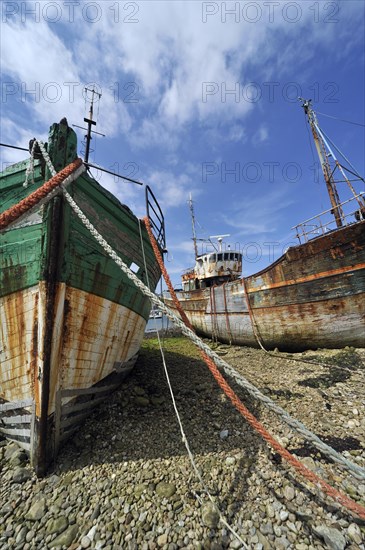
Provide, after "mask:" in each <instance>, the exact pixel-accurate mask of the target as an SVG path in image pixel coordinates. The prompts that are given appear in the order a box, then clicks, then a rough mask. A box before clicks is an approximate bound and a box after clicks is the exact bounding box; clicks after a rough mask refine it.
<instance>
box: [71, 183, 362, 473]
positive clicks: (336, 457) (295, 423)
mask: <svg viewBox="0 0 365 550" xmlns="http://www.w3.org/2000/svg"><path fill="white" fill-rule="evenodd" d="M61 186H62V185H61ZM64 196H65V198H66V200H67V202H68V203H69V204H70V206H71V208H72V209H73V210H74V212H75V213H76V215H77V216H78V217H79V218H80V220H81V221H82V223H83V224H84V225H85V226H86V227H87V228H88V230H89V231H90V233H91V234H92V235H93V236H94V238H95V239H96V240H97V242H98V243H99V244H100V245H101V246H102V247H103V249H104V250H105V252H107V254H109V256H110V257H111V258H112V259H113V260H114V261H115V262H116V264H117V265H119V267H120V268H121V269H122V271H123V272H124V273H125V275H126V276H127V277H128V278H129V279H130V280H131V281H132V282H133V283H134V284H135V285H136V286H137V287H138V288H139V289H140V290H141V292H143V293H144V294H145V295H146V296H148V297H149V298H150V300H151V301H152V302H153V303H154V304H156V305H157V306H158V307H159V309H160V310H161V311H162V312H163V313H165V315H167V317H169V319H170V320H171V321H173V323H174V324H175V325H177V326H178V327H180V329H181V331H182V333H183V334H184V335H185V336H187V337H188V338H190V339H191V340H192V341H193V342H194V344H195V345H196V346H197V347H198V348H200V349H201V350H203V351H204V352H205V353H206V354H207V355H208V356H209V357H211V358H212V359H213V360H214V361H215V363H216V365H218V366H219V367H221V368H222V369H223V370H224V372H225V373H226V374H227V375H229V376H230V377H232V378H233V379H234V380H235V381H236V382H237V383H238V384H239V385H240V386H241V387H242V388H244V389H245V390H246V391H248V393H249V394H250V395H252V396H253V397H255V398H256V399H257V400H259V401H260V402H261V403H263V404H264V405H265V406H266V407H268V408H269V409H270V410H272V411H273V412H275V413H276V414H277V415H279V416H280V417H281V419H282V420H283V421H284V422H286V423H287V424H288V425H289V426H290V427H291V428H293V429H294V430H296V431H297V432H298V433H300V434H301V435H302V436H303V437H304V438H305V439H308V441H310V442H311V443H312V444H313V445H314V446H315V447H316V448H317V449H319V450H320V451H321V452H322V453H323V454H325V455H327V456H328V457H329V458H330V459H331V460H333V461H334V462H335V463H336V464H338V465H339V466H341V467H343V468H345V469H346V470H348V471H349V472H351V473H352V475H353V476H354V477H356V478H357V479H359V480H365V470H364V468H361V467H360V466H358V465H357V464H354V463H353V462H351V461H350V460H348V459H346V458H345V457H343V456H342V455H341V454H339V453H338V452H337V451H335V450H334V449H332V447H330V446H329V445H327V444H326V443H324V442H323V441H322V440H321V439H319V437H317V436H316V435H315V434H313V433H312V432H310V431H309V430H308V429H307V428H306V427H305V426H304V424H302V423H301V422H300V421H299V420H296V419H295V418H293V417H291V416H290V415H289V413H288V412H287V411H285V410H284V409H282V408H281V407H280V406H279V405H277V404H276V403H275V402H274V401H272V400H271V399H270V398H269V397H267V396H266V395H264V394H262V393H261V392H260V391H259V390H258V389H257V388H256V387H255V386H254V385H253V384H251V383H250V382H249V381H248V380H246V379H245V378H244V377H243V376H242V375H241V374H239V373H238V372H237V371H236V370H235V369H234V368H233V367H232V366H231V365H229V364H228V363H226V362H225V361H224V360H223V359H221V358H220V357H219V356H218V355H217V354H216V353H215V352H214V351H213V350H212V349H211V348H210V347H209V346H207V345H206V344H205V343H204V342H202V340H201V339H200V338H199V337H198V336H197V335H196V334H195V333H194V332H193V331H192V330H191V329H189V328H188V327H187V326H186V325H185V324H184V323H183V322H182V321H181V319H180V318H179V317H177V315H175V313H173V311H172V310H171V309H170V308H169V307H167V306H166V305H165V304H164V303H163V302H162V301H161V300H160V298H158V296H156V295H155V294H154V293H153V292H151V290H150V289H149V288H148V287H147V286H146V285H145V284H144V283H143V282H142V281H140V279H138V277H137V276H136V275H135V274H134V273H133V271H131V270H130V269H129V267H128V266H127V265H126V264H125V263H124V262H123V260H122V259H121V258H120V257H119V256H118V255H117V254H116V253H115V251H114V250H113V249H112V247H111V246H110V245H109V244H108V243H107V242H106V240H105V239H104V238H103V237H102V236H101V235H100V233H99V232H98V231H97V230H96V229H95V227H94V226H93V225H92V224H91V222H90V221H89V220H88V219H87V217H86V216H85V215H84V214H83V212H82V211H81V209H80V208H79V207H78V205H77V204H76V202H75V201H74V200H73V198H72V197H71V196H70V195H69V193H68V192H67V191H66V190H64Z"/></svg>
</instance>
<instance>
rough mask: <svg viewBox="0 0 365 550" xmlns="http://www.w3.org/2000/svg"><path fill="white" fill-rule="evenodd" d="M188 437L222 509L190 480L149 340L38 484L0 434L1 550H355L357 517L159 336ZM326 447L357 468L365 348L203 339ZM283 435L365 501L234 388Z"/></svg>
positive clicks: (188, 352)
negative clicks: (269, 348) (270, 348)
mask: <svg viewBox="0 0 365 550" xmlns="http://www.w3.org/2000/svg"><path fill="white" fill-rule="evenodd" d="M164 345H165V355H166V362H167V365H168V369H169V372H170V376H171V383H172V386H173V389H174V393H175V397H176V403H177V406H178V409H179V412H180V415H181V420H182V423H183V426H184V429H185V433H186V436H187V440H188V441H189V444H190V448H191V450H192V452H193V454H194V457H195V461H196V464H197V466H198V469H199V471H200V473H201V475H202V477H203V479H204V482H205V484H206V486H207V487H208V488H209V491H210V492H211V494H212V495H213V498H214V500H215V502H216V504H217V506H218V507H219V510H220V511H221V513H222V514H223V516H224V517H225V518H226V520H227V522H228V524H229V525H230V526H232V527H233V528H234V529H235V530H236V532H237V533H238V534H239V536H240V537H241V539H242V540H243V541H244V543H245V546H242V544H241V543H240V542H239V541H238V540H237V539H236V538H235V537H234V536H233V535H232V534H231V532H230V531H229V530H228V528H227V526H226V525H224V524H223V523H222V522H221V521H220V520H219V514H218V512H217V508H215V507H214V506H213V505H212V504H211V503H210V501H209V499H208V498H207V496H206V494H205V493H204V490H203V488H202V487H201V486H200V484H199V481H197V479H196V477H195V475H194V473H193V471H192V468H191V466H190V461H189V459H188V457H187V453H186V449H185V446H184V444H183V442H182V438H181V435H180V432H179V427H178V424H177V421H176V416H175V413H174V410H173V407H172V403H171V399H170V396H169V393H168V387H167V383H166V379H165V376H164V372H163V367H162V363H161V357H160V353H159V349H158V346H157V343H156V341H155V340H154V339H149V340H146V341H145V342H144V345H143V348H142V352H141V356H140V359H139V360H138V362H137V364H136V367H135V369H134V371H133V373H132V375H131V376H130V377H129V378H128V379H127V380H126V382H125V383H124V384H123V385H122V387H121V389H120V390H119V391H118V392H116V393H115V394H114V395H113V396H111V398H110V400H109V402H108V403H107V404H105V405H103V406H102V407H100V408H99V409H98V411H96V412H95V413H94V414H93V416H92V417H90V418H89V419H88V420H87V422H86V423H85V425H84V426H83V427H82V428H81V429H80V430H79V431H78V433H77V434H76V436H75V437H74V439H73V441H70V442H68V443H67V444H66V445H65V446H64V447H63V449H62V451H61V453H60V455H59V457H58V459H57V462H56V464H54V466H53V469H51V471H50V472H49V474H48V476H47V477H46V478H44V479H42V480H38V479H37V478H36V477H35V476H34V474H32V472H31V471H30V469H29V464H28V463H27V458H26V456H25V454H24V453H23V452H22V451H21V450H20V449H19V448H18V447H16V446H15V445H14V444H6V443H5V442H4V441H2V442H0V445H1V446H0V478H1V485H0V549H4V550H5V549H22V550H28V549H33V548H36V549H48V548H57V549H67V548H69V549H72V550H76V549H81V548H95V549H98V548H103V549H107V550H117V549H124V548H125V549H131V550H132V549H138V550H139V549H142V550H154V549H159V548H162V549H163V550H177V549H179V548H185V549H197V550H199V549H200V550H203V549H204V550H209V549H210V550H220V549H224V548H242V547H247V548H250V549H256V550H261V549H265V550H266V549H272V548H275V549H276V548H277V549H279V550H281V549H282V550H285V549H295V550H307V549H317V548H332V549H335V550H341V549H344V548H347V549H355V548H356V549H361V550H365V543H364V537H365V522H364V521H361V520H359V519H357V518H356V517H355V516H353V515H351V513H349V512H347V511H346V510H345V509H344V508H342V507H340V506H339V505H337V504H336V503H335V502H334V501H332V500H331V499H329V498H325V497H324V495H323V493H322V492H321V491H320V490H319V489H318V488H315V487H314V486H313V485H311V484H310V483H309V482H307V481H305V480H304V479H302V478H300V477H299V476H298V475H297V474H295V472H294V471H293V470H292V469H291V468H290V467H288V466H287V465H286V464H285V463H284V462H283V461H282V460H281V458H280V457H279V456H278V455H277V454H276V453H275V452H273V451H271V449H270V448H269V447H268V445H267V444H266V443H265V442H264V441H263V440H262V439H261V438H260V437H259V436H258V435H257V434H256V433H255V432H254V431H253V429H251V428H250V426H248V425H247V423H246V422H245V420H244V419H243V418H242V417H241V416H240V414H239V413H238V412H237V411H236V410H235V409H234V408H233V407H232V405H231V404H230V402H229V401H228V400H227V398H226V397H225V395H224V394H223V393H222V391H221V390H220V389H219V387H218V386H217V385H216V383H215V381H214V380H213V378H212V376H211V375H210V373H209V371H208V369H207V368H206V367H205V365H204V363H203V362H202V361H201V360H200V358H199V357H198V354H197V352H196V350H195V349H194V347H193V346H192V344H191V343H190V342H188V341H187V340H186V339H184V338H181V337H175V338H168V339H165V341H164ZM212 347H215V348H216V351H217V352H218V353H219V354H220V355H222V357H224V359H225V360H226V361H227V362H229V363H230V364H232V365H233V366H234V367H235V368H236V369H237V370H238V371H240V372H241V373H242V374H243V375H244V376H245V377H246V378H247V379H248V380H250V381H251V382H252V383H254V384H255V385H256V386H257V387H258V388H259V389H260V390H261V391H262V392H263V393H265V394H267V395H269V396H270V397H271V398H272V399H273V400H274V401H276V402H278V403H279V404H280V405H281V406H282V407H283V408H285V409H286V410H287V411H288V412H289V413H291V414H292V415H293V416H295V417H296V418H298V419H299V420H301V421H302V422H303V423H304V424H306V426H307V427H309V428H310V429H311V430H312V431H313V432H315V433H316V434H317V435H319V436H320V437H321V438H322V439H324V440H325V441H326V442H327V443H329V444H330V445H332V446H333V447H334V448H336V450H338V451H340V452H342V453H343V454H344V456H347V457H348V458H350V459H351V460H352V461H354V462H356V463H358V464H359V465H361V466H364V467H365V437H364V431H365V415H364V411H365V386H364V376H365V350H353V349H348V348H346V349H345V350H342V351H341V350H332V351H329V350H318V351H315V352H314V351H311V352H306V353H301V354H284V353H279V352H276V353H271V354H266V353H264V352H263V351H261V350H256V349H252V348H238V347H229V346H225V345H214V344H213V345H212ZM232 386H233V388H234V389H235V390H236V391H237V393H238V395H239V396H240V397H241V399H242V401H243V402H244V403H245V404H246V406H247V407H248V408H249V410H250V411H251V412H252V413H253V414H254V415H255V416H256V417H257V418H258V419H260V421H261V422H262V423H263V424H264V425H265V426H266V427H267V428H268V429H269V431H270V432H271V433H272V434H274V435H275V436H276V437H277V438H278V439H279V441H280V442H281V444H282V445H283V446H284V447H286V448H287V449H288V450H289V451H291V452H292V453H294V454H295V455H296V456H297V457H298V458H300V460H302V461H303V462H304V463H305V465H306V466H308V467H309V468H310V469H312V470H314V471H315V472H316V473H317V474H319V475H320V476H321V477H323V479H325V480H326V481H328V482H329V483H330V484H331V485H333V486H334V487H336V488H337V489H339V490H341V491H342V492H344V493H346V494H347V495H348V496H350V497H351V498H352V499H353V500H355V501H357V502H358V503H359V504H362V505H363V506H365V484H360V483H359V482H358V481H356V480H355V479H354V478H353V477H352V476H350V475H349V474H347V473H346V472H343V471H342V470H341V469H340V468H339V467H338V466H335V465H334V464H333V463H330V461H329V460H328V459H327V458H325V457H323V456H321V455H320V453H319V452H318V451H317V450H316V449H314V448H312V447H311V446H310V445H309V444H308V443H306V442H304V441H303V439H302V438H301V437H299V436H297V435H296V434H295V433H294V432H292V430H291V429H289V428H288V427H287V426H286V425H285V424H283V423H282V422H281V421H279V420H278V419H277V417H276V416H275V415H274V414H273V413H271V412H270V411H268V410H267V409H265V408H264V407H263V406H262V405H260V404H259V403H258V402H255V401H253V399H252V398H251V397H249V396H248V395H247V394H246V393H245V392H244V391H243V390H242V388H239V387H237V386H235V384H234V383H232Z"/></svg>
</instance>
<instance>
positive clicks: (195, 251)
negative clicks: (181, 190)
mask: <svg viewBox="0 0 365 550" xmlns="http://www.w3.org/2000/svg"><path fill="white" fill-rule="evenodd" d="M189 208H190V214H191V225H192V228H193V243H194V253H195V259H197V257H198V256H199V254H198V245H197V244H196V241H197V238H196V230H195V215H194V204H193V199H192V196H191V193H190V194H189Z"/></svg>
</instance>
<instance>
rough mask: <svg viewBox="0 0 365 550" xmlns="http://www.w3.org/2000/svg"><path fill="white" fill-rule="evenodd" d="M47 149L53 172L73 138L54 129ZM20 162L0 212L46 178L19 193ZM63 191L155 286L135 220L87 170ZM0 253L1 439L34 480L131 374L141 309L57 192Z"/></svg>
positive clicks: (145, 305)
mask: <svg viewBox="0 0 365 550" xmlns="http://www.w3.org/2000/svg"><path fill="white" fill-rule="evenodd" d="M48 151H49V154H50V157H51V159H52V162H53V164H54V166H55V167H56V170H57V171H58V170H60V169H61V168H62V167H63V166H66V165H67V164H69V163H70V162H72V161H73V160H74V158H75V156H76V136H75V134H74V132H73V131H72V130H71V129H70V128H69V127H68V126H66V125H65V124H55V125H53V126H52V127H51V131H50V137H49V142H48ZM28 162H29V161H25V162H20V163H18V164H16V165H13V166H10V167H9V168H7V169H6V170H5V171H4V172H3V173H2V174H1V176H0V178H1V179H0V186H1V210H0V211H5V210H7V209H8V208H9V207H11V206H12V205H13V204H16V203H18V202H19V200H21V199H22V198H23V197H25V196H27V195H29V194H30V193H31V192H32V191H34V190H35V189H37V188H38V187H40V186H41V185H42V184H43V182H44V181H47V179H48V178H49V176H50V174H49V173H48V171H47V169H45V168H44V166H42V162H41V160H39V161H35V173H34V183H32V184H31V185H29V186H28V187H26V188H25V187H23V182H24V180H25V171H26V168H27V166H28ZM68 191H69V193H70V194H71V195H72V196H73V198H74V200H75V201H76V203H77V204H78V205H79V207H80V208H81V209H82V211H83V212H84V214H86V216H87V217H88V219H89V220H90V221H91V222H92V223H93V224H94V225H95V226H96V227H97V229H98V231H99V232H100V233H101V234H102V235H103V237H104V238H105V239H106V240H107V241H108V242H109V244H110V245H111V246H112V247H113V248H114V250H116V252H117V253H118V255H119V256H120V257H121V258H122V259H123V261H124V262H125V263H126V264H127V265H129V266H132V265H133V269H134V271H135V272H136V273H137V275H138V276H139V277H140V279H141V280H143V281H144V282H145V281H146V280H147V277H148V281H149V283H150V285H151V287H155V286H156V284H157V282H158V280H159V278H160V270H159V267H158V264H157V262H156V260H155V256H154V253H153V250H152V247H151V245H150V242H149V238H148V234H147V231H146V229H145V227H144V225H143V223H142V222H140V221H139V220H138V219H137V218H136V217H135V216H134V214H133V213H132V212H131V211H130V209H129V208H128V207H126V206H124V205H122V204H121V203H120V202H119V201H118V200H117V199H116V198H115V197H114V196H113V195H111V194H110V193H109V192H108V191H107V190H105V189H104V188H103V187H102V186H100V185H99V184H98V183H97V182H96V181H95V180H94V179H93V178H92V177H91V176H90V175H88V174H87V173H86V172H85V173H84V174H83V175H82V176H80V177H79V178H78V179H77V180H75V181H74V182H73V183H72V184H70V186H69V187H68ZM143 251H144V254H145V258H144V257H143ZM0 253H1V256H0V258H1V259H0V270H1V271H0V273H1V275H0V321H1V328H0V433H1V432H2V433H3V435H5V437H7V438H8V439H11V440H14V441H17V442H18V443H19V444H20V445H21V446H22V447H23V448H25V449H26V450H27V451H28V452H29V454H30V458H31V463H32V465H33V467H34V468H35V470H36V473H37V474H38V475H43V474H44V473H45V472H46V469H47V467H48V465H49V464H50V462H51V461H52V460H53V459H54V458H55V456H56V454H57V451H58V449H59V446H60V445H61V444H62V442H63V441H64V440H65V439H67V438H69V437H70V436H71V435H72V434H73V433H74V432H75V430H76V429H77V428H78V426H79V424H80V422H81V421H82V420H83V419H84V418H85V417H86V416H87V415H88V414H89V413H90V412H91V411H92V410H93V408H94V407H95V406H97V405H98V404H99V403H100V402H101V401H102V399H105V398H107V397H108V395H110V392H111V391H112V390H114V389H115V388H116V387H117V386H118V385H119V384H120V382H121V380H122V379H123V378H124V377H125V376H126V374H127V373H128V372H129V371H130V369H131V368H132V367H133V364H134V362H135V360H136V357H137V354H138V351H139V348H140V345H141V342H142V339H143V336H144V330H145V326H146V323H147V320H148V316H149V313H150V302H149V300H148V299H147V298H146V297H145V296H144V295H143V294H142V293H141V291H140V290H139V289H137V287H135V286H134V285H133V283H132V282H131V281H129V279H128V278H127V277H126V276H125V275H124V273H122V271H121V270H120V269H119V268H118V266H117V265H116V264H115V262H113V260H112V259H111V258H110V257H109V256H108V255H107V253H106V252H105V251H104V250H103V249H102V247H101V246H100V245H99V244H98V243H97V242H96V240H95V239H94V237H93V236H92V235H91V234H89V233H88V230H87V229H86V228H85V227H84V226H83V225H82V223H81V221H80V220H79V219H78V217H77V216H76V214H75V213H74V212H73V211H72V209H71V208H70V206H69V205H68V204H67V202H66V201H65V200H64V198H63V197H62V195H58V196H56V197H55V198H53V199H52V200H51V201H50V202H49V203H48V204H46V205H44V206H41V207H40V209H39V210H38V211H37V212H35V213H33V214H32V215H31V216H30V217H29V218H26V219H25V220H22V221H21V222H19V223H18V224H15V225H13V226H12V227H11V228H9V229H7V230H6V231H4V232H3V233H1V234H0ZM146 271H147V273H146Z"/></svg>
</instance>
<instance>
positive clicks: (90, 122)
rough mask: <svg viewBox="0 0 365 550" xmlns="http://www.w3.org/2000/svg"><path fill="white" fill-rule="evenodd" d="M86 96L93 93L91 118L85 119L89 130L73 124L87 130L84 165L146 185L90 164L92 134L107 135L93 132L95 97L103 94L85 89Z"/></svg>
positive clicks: (90, 109)
mask: <svg viewBox="0 0 365 550" xmlns="http://www.w3.org/2000/svg"><path fill="white" fill-rule="evenodd" d="M85 92H86V96H87V93H88V92H91V101H90V108H89V118H84V121H85V122H86V123H87V128H84V127H83V126H78V125H77V124H73V125H72V126H74V127H75V128H80V129H81V130H86V131H87V133H86V135H85V158H84V163H85V164H86V165H87V167H88V168H95V170H100V171H101V172H105V173H106V174H111V175H112V176H115V177H117V178H120V179H122V180H125V181H130V182H132V183H137V185H144V184H143V183H142V182H141V181H137V180H134V179H131V178H127V176H123V175H122V174H118V173H117V172H112V171H111V170H106V169H105V168H102V167H101V166H98V165H97V164H92V163H91V162H89V155H90V144H91V140H92V135H91V134H98V136H103V137H105V134H101V133H100V132H97V131H96V130H92V127H93V126H96V122H95V120H94V119H93V116H94V103H95V96H98V98H99V99H100V98H101V96H102V94H101V93H99V92H97V91H96V90H95V89H94V88H85Z"/></svg>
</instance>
